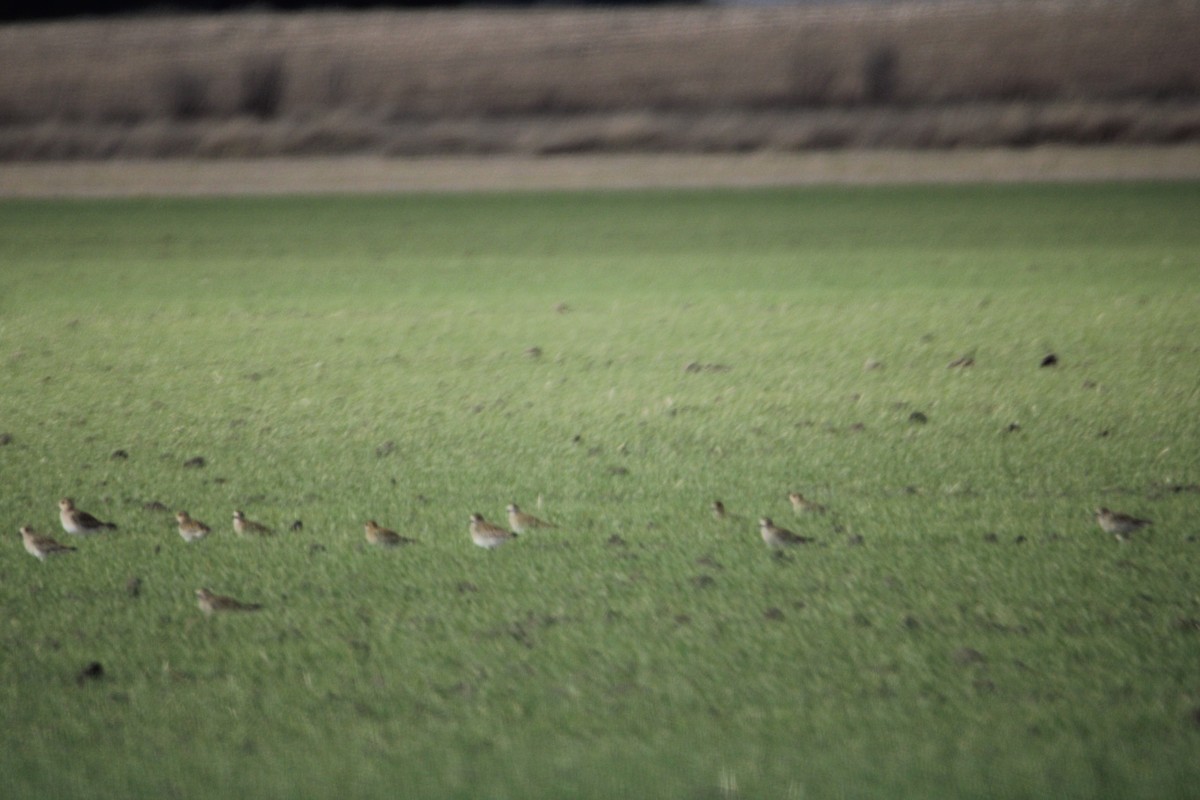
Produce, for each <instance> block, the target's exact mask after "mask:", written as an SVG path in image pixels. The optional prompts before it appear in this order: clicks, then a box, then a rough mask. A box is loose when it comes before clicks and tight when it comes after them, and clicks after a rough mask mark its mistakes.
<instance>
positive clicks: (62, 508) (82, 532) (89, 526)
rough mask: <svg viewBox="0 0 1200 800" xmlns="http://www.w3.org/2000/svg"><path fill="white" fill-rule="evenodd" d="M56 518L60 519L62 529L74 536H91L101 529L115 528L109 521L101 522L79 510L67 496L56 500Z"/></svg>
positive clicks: (112, 529) (113, 529)
mask: <svg viewBox="0 0 1200 800" xmlns="http://www.w3.org/2000/svg"><path fill="white" fill-rule="evenodd" d="M58 518H59V519H60V520H62V526H63V530H64V531H66V532H67V533H71V534H74V535H76V536H91V535H92V534H94V533H99V532H100V531H103V530H110V531H115V530H116V529H117V526H116V525H114V524H112V523H111V522H101V521H100V520H98V519H96V518H95V517H93V516H92V515H91V514H89V513H87V512H86V511H80V510H79V509H78V508H76V507H75V501H74V500H72V499H71V498H69V497H64V498H63V499H61V500H59V501H58Z"/></svg>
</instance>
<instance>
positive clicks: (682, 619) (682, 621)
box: [675, 614, 692, 625]
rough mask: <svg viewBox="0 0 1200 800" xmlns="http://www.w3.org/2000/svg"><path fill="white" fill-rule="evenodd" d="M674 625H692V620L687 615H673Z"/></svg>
mask: <svg viewBox="0 0 1200 800" xmlns="http://www.w3.org/2000/svg"><path fill="white" fill-rule="evenodd" d="M675 624H676V625H690V624H692V618H691V617H689V616H688V615H687V614H676V615H675Z"/></svg>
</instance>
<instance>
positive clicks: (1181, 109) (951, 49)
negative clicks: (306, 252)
mask: <svg viewBox="0 0 1200 800" xmlns="http://www.w3.org/2000/svg"><path fill="white" fill-rule="evenodd" d="M1197 53H1200V4H1197V3H1196V2H1182V1H1181V2H1172V1H1171V0H1147V1H1146V2H1099V3H1096V2H1060V1H1058V0H1054V1H1052V2H1040V1H1038V2H987V3H969V4H967V3H905V4H901V5H896V6H878V5H862V6H837V7H809V8H804V7H786V8H780V7H775V8H758V9H750V8H671V9H648V10H632V11H630V10H620V11H618V10H534V11H500V10H473V11H431V12H406V13H400V12H370V13H359V14H352V13H309V14H297V15H287V14H268V13H253V14H236V15H225V16H211V17H171V16H167V17H147V18H141V19H122V20H108V21H73V22H64V23H39V24H22V25H12V26H7V27H4V28H0V74H3V75H4V80H3V81H2V82H0V158H3V159H7V160H17V159H37V158H40V159H50V158H105V157H170V156H180V155H202V156H212V157H255V156H266V155H307V154H317V153H321V154H348V153H358V154H376V155H425V154H434V153H438V154H446V153H457V154H484V153H516V154H545V153H577V152H591V151H624V152H632V151H649V152H662V151H673V150H677V151H691V152H729V151H739V152H745V151H752V150H774V151H794V150H806V149H814V148H821V149H829V148H840V147H857V146H867V147H912V148H921V147H934V148H946V147H955V146H960V145H971V146H1012V145H1016V146H1026V145H1031V144H1039V143H1073V144H1074V143H1089V144H1090V143H1135V144H1136V143H1155V144H1163V143H1178V142H1188V141H1195V140H1196V139H1200V58H1198V57H1197V55H1196V54H1197Z"/></svg>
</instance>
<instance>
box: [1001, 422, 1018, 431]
mask: <svg viewBox="0 0 1200 800" xmlns="http://www.w3.org/2000/svg"><path fill="white" fill-rule="evenodd" d="M1019 430H1021V426H1020V425H1019V424H1018V423H1016V422H1010V423H1008V427H1006V428H1005V429H1004V432H1005V433H1016V432H1017V431H1019Z"/></svg>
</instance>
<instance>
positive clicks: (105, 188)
mask: <svg viewBox="0 0 1200 800" xmlns="http://www.w3.org/2000/svg"><path fill="white" fill-rule="evenodd" d="M1126 180H1200V146H1198V145H1187V146H1178V147H1136V148H1127V147H1104V148H1067V147H1039V148H1033V149H1029V150H999V149H997V150H953V151H941V152H929V151H879V150H869V151H834V152H820V153H804V154H777V153H757V154H748V155H586V156H556V157H540V158H539V157H516V156H489V157H453V158H418V159H389V158H376V157H349V158H311V159H261V160H214V161H195V160H178V161H176V160H168V161H160V160H152V161H102V162H92V161H82V162H69V161H68V162H35V163H14V164H4V165H0V197H10V198H12V197H31V198H33V197H46V198H50V197H138V196H147V197H158V196H219V195H251V194H329V193H393V192H443V191H451V192H459V191H503V190H537V189H642V188H705V187H756V186H804V185H821V184H845V185H858V184H890V183H897V184H907V183H971V182H990V183H1016V182H1039V181H1045V182H1054V181H1126Z"/></svg>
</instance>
